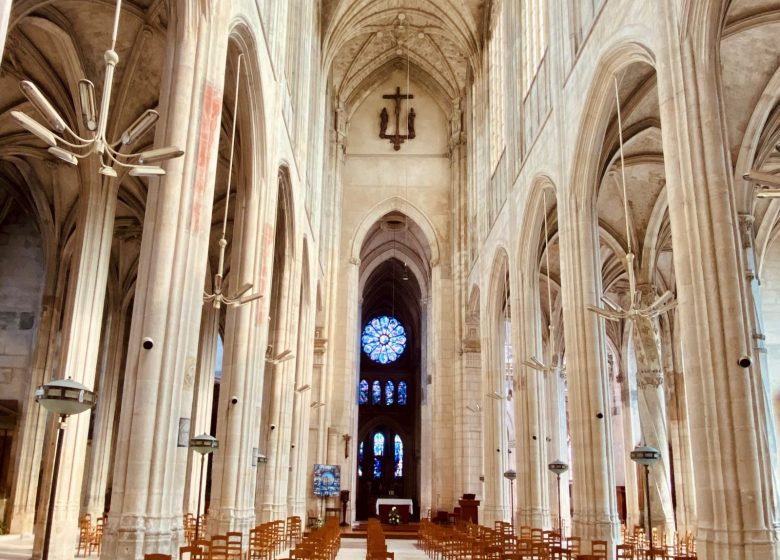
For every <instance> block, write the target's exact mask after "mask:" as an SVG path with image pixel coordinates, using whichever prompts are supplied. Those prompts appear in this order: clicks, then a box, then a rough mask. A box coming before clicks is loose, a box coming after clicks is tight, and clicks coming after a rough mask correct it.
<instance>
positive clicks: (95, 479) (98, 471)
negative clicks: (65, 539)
mask: <svg viewBox="0 0 780 560" xmlns="http://www.w3.org/2000/svg"><path fill="white" fill-rule="evenodd" d="M122 295H123V294H122ZM116 305H117V306H119V307H120V308H119V309H116V310H112V311H111V312H110V313H109V321H108V324H107V328H106V333H105V334H104V338H105V337H106V336H107V337H108V340H107V344H106V345H105V348H104V352H105V355H104V359H105V363H104V365H103V368H102V372H101V376H100V382H99V383H98V385H97V390H98V394H99V396H100V399H99V400H98V403H97V407H96V408H95V414H96V415H97V417H96V419H95V427H94V431H93V436H92V452H91V454H90V461H89V470H88V473H89V475H88V479H87V482H86V489H85V490H86V492H85V496H84V503H83V510H84V512H85V513H89V514H90V515H91V516H92V519H93V520H94V519H97V518H98V517H100V516H101V515H103V513H104V512H105V506H106V488H107V486H108V479H109V477H110V474H111V473H110V469H111V459H112V457H113V449H114V447H115V446H114V443H115V442H114V420H115V418H116V411H117V408H118V407H121V403H120V402H119V401H118V400H117V399H118V398H119V395H120V391H119V388H120V381H121V379H122V370H123V369H124V360H123V358H124V354H125V353H124V348H125V343H126V341H125V335H126V334H127V328H126V327H127V321H128V309H127V305H126V304H125V302H122V301H120V302H116Z"/></svg>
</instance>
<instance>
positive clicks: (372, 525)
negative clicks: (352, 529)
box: [366, 518, 395, 560]
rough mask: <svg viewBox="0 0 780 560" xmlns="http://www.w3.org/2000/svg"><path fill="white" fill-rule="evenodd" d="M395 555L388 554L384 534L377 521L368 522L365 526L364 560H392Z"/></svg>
mask: <svg viewBox="0 0 780 560" xmlns="http://www.w3.org/2000/svg"><path fill="white" fill-rule="evenodd" d="M394 559H395V553H394V552H388V550H387V543H386V542H385V532H384V531H383V530H382V524H381V523H380V522H379V520H378V519H375V518H372V519H369V520H368V525H367V526H366V560H394Z"/></svg>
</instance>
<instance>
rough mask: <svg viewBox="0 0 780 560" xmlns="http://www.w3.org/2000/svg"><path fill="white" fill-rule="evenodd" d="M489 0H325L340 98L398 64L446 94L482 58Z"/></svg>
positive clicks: (327, 39)
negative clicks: (482, 39) (479, 54)
mask: <svg viewBox="0 0 780 560" xmlns="http://www.w3.org/2000/svg"><path fill="white" fill-rule="evenodd" d="M486 4H487V2H486V1H485V0H381V1H378V0H325V2H324V3H323V19H322V24H323V38H324V47H325V48H324V53H325V57H326V58H325V62H326V64H327V67H328V68H329V69H330V70H331V80H332V84H333V88H334V91H335V93H336V95H337V97H338V99H340V100H342V101H345V102H347V103H349V102H350V100H351V99H354V98H355V96H356V95H358V94H359V92H360V91H362V90H365V89H367V88H369V87H370V86H371V84H373V83H376V82H377V81H378V79H377V77H378V76H381V75H383V74H384V73H385V72H387V71H391V70H393V69H395V68H403V69H406V68H407V64H408V67H409V68H410V73H413V74H414V78H415V79H416V80H418V81H422V82H426V81H427V82H428V84H429V86H430V89H432V90H434V91H435V92H436V93H438V94H439V95H440V96H442V97H444V98H445V99H447V100H452V99H455V98H457V97H459V94H460V92H461V91H462V90H463V88H464V87H465V86H466V84H467V79H468V74H469V71H470V70H471V69H473V68H474V67H476V65H477V63H478V60H479V58H478V52H479V45H480V37H481V29H482V26H483V24H484V18H485V17H486V16H485V12H486V9H485V6H486Z"/></svg>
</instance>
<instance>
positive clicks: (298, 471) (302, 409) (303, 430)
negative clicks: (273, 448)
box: [287, 281, 314, 521]
mask: <svg viewBox="0 0 780 560" xmlns="http://www.w3.org/2000/svg"><path fill="white" fill-rule="evenodd" d="M304 282H305V281H304ZM301 295H302V297H301V308H300V320H299V321H298V341H297V342H298V344H297V347H296V350H295V353H296V356H298V361H297V363H296V368H295V383H294V388H295V389H296V390H295V392H294V394H293V409H292V421H293V424H292V430H291V438H290V448H291V449H290V481H289V484H288V489H287V511H288V515H297V516H299V517H301V519H303V520H304V521H305V517H306V488H307V486H306V480H307V474H308V473H309V472H310V469H311V467H310V466H309V465H308V464H307V459H308V442H309V416H310V415H311V412H310V411H311V407H310V403H311V382H312V377H311V370H312V343H313V335H314V329H313V328H311V327H310V325H311V323H312V317H311V307H312V306H311V302H310V301H307V300H305V299H304V298H306V297H308V290H302V294H301ZM306 385H309V389H307V390H304V391H300V392H299V391H298V390H297V388H299V387H303V386H306Z"/></svg>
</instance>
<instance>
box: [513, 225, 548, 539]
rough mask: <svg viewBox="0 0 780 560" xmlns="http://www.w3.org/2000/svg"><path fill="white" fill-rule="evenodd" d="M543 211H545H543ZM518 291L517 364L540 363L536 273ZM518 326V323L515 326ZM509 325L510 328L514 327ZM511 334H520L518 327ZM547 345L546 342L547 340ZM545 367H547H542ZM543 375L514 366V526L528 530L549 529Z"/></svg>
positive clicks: (539, 312) (537, 274)
mask: <svg viewBox="0 0 780 560" xmlns="http://www.w3.org/2000/svg"><path fill="white" fill-rule="evenodd" d="M545 211H546V210H545ZM520 282H521V285H520V289H519V290H513V291H514V292H515V293H520V294H521V298H522V300H521V302H520V305H519V306H516V308H519V309H520V317H519V321H517V322H516V323H515V325H517V327H519V325H524V326H525V328H523V329H522V333H520V332H518V334H517V336H516V340H518V341H519V344H517V345H516V347H517V348H518V349H519V350H520V351H519V352H517V353H516V354H517V356H518V361H519V362H522V361H523V360H524V359H527V357H530V356H536V357H537V358H538V359H540V360H541V361H543V362H544V361H546V360H547V359H546V358H545V357H544V356H546V355H551V354H552V353H551V352H550V353H545V352H544V349H543V342H542V334H541V332H540V331H541V329H542V328H543V327H542V314H541V310H540V309H539V272H538V270H537V269H536V268H534V269H533V270H532V272H531V274H524V275H522V277H521V278H520ZM518 323H519V324H518ZM515 325H513V327H515ZM517 327H515V328H513V329H512V331H513V332H515V331H520V328H517ZM548 344H549V339H548ZM545 365H547V366H549V365H550V364H545ZM545 375H548V374H547V373H545V372H541V371H538V370H536V369H533V368H530V367H527V366H525V365H523V364H522V363H520V364H519V366H518V376H517V377H518V382H517V390H516V391H515V398H514V402H513V404H514V406H515V419H516V420H515V425H516V428H515V429H516V440H517V453H518V456H517V464H518V465H522V467H521V469H520V471H521V474H520V475H519V476H518V477H517V482H516V486H517V493H518V499H517V500H516V503H515V505H516V507H517V524H518V525H527V526H531V527H550V507H549V501H548V500H549V496H548V492H547V490H548V477H549V476H550V474H549V472H548V470H547V464H548V463H549V462H550V461H549V460H548V459H549V458H548V456H547V442H546V438H547V435H548V431H549V430H548V422H547V418H546V416H547V414H546V412H547V411H546V403H547V395H546V386H545V385H546V383H545Z"/></svg>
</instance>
